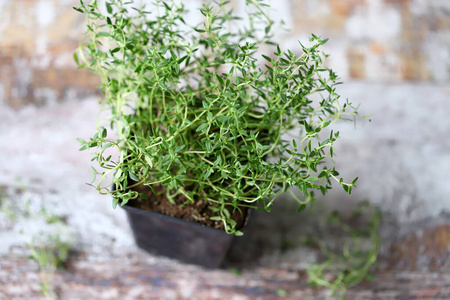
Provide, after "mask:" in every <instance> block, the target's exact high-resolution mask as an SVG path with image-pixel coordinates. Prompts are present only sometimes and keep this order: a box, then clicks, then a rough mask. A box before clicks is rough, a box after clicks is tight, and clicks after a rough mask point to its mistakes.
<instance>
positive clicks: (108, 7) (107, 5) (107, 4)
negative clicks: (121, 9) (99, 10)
mask: <svg viewBox="0 0 450 300" xmlns="http://www.w3.org/2000/svg"><path fill="white" fill-rule="evenodd" d="M105 5H106V11H107V12H108V14H112V12H113V9H112V6H111V3H109V2H105Z"/></svg>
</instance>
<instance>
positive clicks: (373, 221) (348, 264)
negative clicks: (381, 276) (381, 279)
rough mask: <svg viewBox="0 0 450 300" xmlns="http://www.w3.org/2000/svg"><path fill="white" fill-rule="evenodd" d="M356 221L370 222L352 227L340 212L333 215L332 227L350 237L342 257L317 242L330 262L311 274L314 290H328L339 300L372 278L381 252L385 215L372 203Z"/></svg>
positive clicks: (314, 268)
mask: <svg viewBox="0 0 450 300" xmlns="http://www.w3.org/2000/svg"><path fill="white" fill-rule="evenodd" d="M352 217H353V218H357V219H366V220H370V221H369V222H368V224H365V226H360V227H359V226H349V225H348V224H346V222H345V220H344V218H343V217H342V216H340V215H339V214H338V213H337V212H334V213H332V214H331V215H330V216H329V222H330V224H331V225H333V226H335V227H336V228H339V229H340V230H341V231H343V232H344V234H346V235H349V236H350V240H349V241H347V242H346V243H345V244H344V245H343V247H342V253H335V252H334V251H330V250H329V249H328V248H327V247H326V246H325V245H324V243H320V242H318V241H313V243H315V244H317V245H318V246H319V247H320V248H321V252H322V253H323V254H324V255H325V256H326V260H325V261H324V262H322V263H320V264H315V265H313V266H312V267H311V268H309V269H308V270H307V273H308V276H309V283H310V284H311V285H312V286H322V287H327V288H329V289H331V291H332V293H333V296H338V297H339V299H345V292H346V290H347V289H348V288H350V287H352V286H354V285H356V284H358V283H360V282H361V281H362V280H364V279H369V278H370V275H369V274H368V272H369V269H370V267H371V266H372V265H373V264H374V263H375V262H376V261H377V257H378V252H379V248H380V237H379V233H378V228H379V225H380V220H381V212H380V211H379V210H377V209H376V208H374V207H373V206H371V205H370V204H369V203H368V202H362V203H361V204H360V205H359V206H358V208H357V209H356V210H355V211H354V212H353V216H352ZM367 240H368V243H367Z"/></svg>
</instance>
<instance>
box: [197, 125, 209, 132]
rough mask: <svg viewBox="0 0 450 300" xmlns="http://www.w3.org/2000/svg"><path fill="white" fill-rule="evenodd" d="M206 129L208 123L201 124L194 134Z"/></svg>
mask: <svg viewBox="0 0 450 300" xmlns="http://www.w3.org/2000/svg"><path fill="white" fill-rule="evenodd" d="M207 127H208V123H203V124H201V125H200V126H198V127H197V129H196V130H195V132H199V131H204V130H205V129H206V128H207Z"/></svg>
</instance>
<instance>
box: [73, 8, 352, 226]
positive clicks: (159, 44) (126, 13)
mask: <svg viewBox="0 0 450 300" xmlns="http://www.w3.org/2000/svg"><path fill="white" fill-rule="evenodd" d="M228 2H229V1H212V2H211V3H209V4H204V5H203V6H202V7H201V8H200V12H201V14H202V17H203V20H204V22H202V23H201V24H199V25H198V24H188V23H187V22H186V21H189V20H186V18H185V16H186V10H185V8H184V6H183V4H182V3H181V1H180V2H179V3H175V1H168V2H164V1H161V0H155V1H154V2H153V3H152V4H151V6H148V7H146V6H145V5H140V6H138V7H136V5H133V4H132V3H133V2H132V1H128V2H124V1H122V0H110V1H106V2H105V1H102V2H100V1H92V2H91V3H90V4H86V3H85V2H83V1H80V3H81V4H80V6H79V7H75V8H74V9H75V10H77V11H79V12H81V13H83V14H84V15H85V16H86V18H87V33H86V36H87V40H86V41H85V42H84V43H82V45H81V46H80V48H79V49H78V50H77V51H76V53H75V54H74V59H75V61H76V62H77V63H78V64H79V66H80V67H85V68H88V69H89V70H91V71H92V72H94V73H96V74H98V75H99V77H100V78H101V81H102V85H101V87H100V89H101V90H102V91H103V94H104V98H105V99H104V101H103V102H101V103H102V105H103V107H104V108H105V109H107V110H109V112H110V116H109V117H108V120H107V121H108V122H107V124H108V126H106V125H104V126H105V127H100V126H99V129H98V132H97V133H96V134H95V135H94V136H93V137H92V138H90V140H87V141H84V140H80V142H81V143H82V148H81V149H82V150H84V149H88V148H94V149H95V153H93V158H92V160H94V161H96V162H98V164H99V167H100V169H99V170H97V169H94V171H93V173H94V182H95V187H96V188H97V189H98V190H99V192H100V193H111V194H112V196H113V199H114V200H113V205H114V206H116V205H117V204H118V203H119V202H120V205H125V204H126V203H127V202H128V201H129V200H130V199H134V198H137V197H145V195H141V194H139V193H138V192H137V191H135V190H134V187H136V186H138V185H142V184H143V185H145V186H148V187H155V186H156V185H162V186H164V187H165V189H166V197H167V198H168V199H169V201H171V202H173V203H174V202H175V201H174V198H175V197H176V196H179V195H182V196H183V197H185V199H186V201H185V203H184V204H188V203H192V202H195V201H207V203H208V204H209V208H210V209H211V211H212V213H213V214H214V215H213V216H212V217H211V219H213V220H218V221H221V222H223V225H224V228H225V230H226V231H227V232H228V233H234V234H241V233H240V232H239V230H238V229H239V228H236V222H235V221H234V220H233V219H232V218H231V215H232V213H233V212H235V211H236V210H238V211H239V210H241V209H244V208H249V207H257V208H259V209H265V210H267V211H270V209H271V206H272V204H273V201H275V199H276V198H277V196H279V195H280V194H281V193H282V192H284V191H286V190H288V189H289V188H291V187H294V186H295V187H298V188H299V189H300V191H301V193H302V195H303V197H301V199H298V202H299V210H302V209H304V208H305V207H306V205H307V204H308V203H309V202H311V201H313V200H314V191H320V192H321V193H322V194H324V195H325V194H326V193H327V191H328V190H330V189H331V182H332V180H336V181H337V182H338V183H339V184H340V185H341V186H342V187H343V188H344V190H345V191H347V192H348V193H350V192H351V190H352V188H353V187H354V184H355V182H356V178H355V179H354V180H353V181H351V182H350V183H346V182H344V181H343V179H342V178H339V177H338V176H339V173H338V172H337V171H336V170H335V168H334V167H328V166H326V162H327V161H328V158H329V157H332V156H333V144H334V142H335V141H336V140H337V138H338V137H339V132H334V131H333V130H327V131H326V134H325V136H322V135H320V133H321V132H323V131H325V130H324V129H326V128H327V129H328V127H330V126H332V124H333V123H335V122H337V121H339V120H343V119H351V118H352V117H353V116H355V115H356V114H357V112H356V108H355V107H353V106H352V104H351V103H349V102H348V101H343V100H341V99H340V96H339V95H338V94H337V93H336V89H335V87H336V85H337V84H339V79H338V76H337V75H336V74H335V73H334V72H333V71H332V70H331V69H329V68H327V67H326V66H325V59H326V57H327V55H326V54H324V53H323V52H322V51H321V50H320V47H321V46H322V45H323V44H325V42H326V41H327V40H326V39H322V38H321V37H318V36H316V35H311V38H310V39H309V45H303V44H301V43H299V47H298V49H295V50H282V49H281V47H280V46H279V45H277V44H275V43H274V42H272V40H271V39H272V37H273V28H274V27H275V25H274V21H273V20H272V19H271V18H270V17H269V9H270V7H269V6H268V5H267V4H265V3H264V2H263V1H260V0H246V1H245V5H246V13H247V17H246V18H245V20H243V19H241V18H239V17H237V16H236V15H235V14H234V13H233V11H232V10H230V8H229V6H228V5H227V4H228ZM262 48H270V49H272V50H271V51H273V53H269V54H267V55H265V54H261V53H260V50H261V49H262ZM313 98H314V100H313ZM104 124H105V123H104ZM106 127H109V128H111V129H112V130H114V132H115V138H111V137H110V136H108V132H107V129H106ZM293 131H296V133H297V134H298V137H299V138H298V139H297V140H296V139H293V140H292V139H291V138H286V134H287V133H292V132H293ZM110 147H113V148H117V149H118V150H119V151H120V157H119V158H118V160H113V159H112V158H111V156H110V155H108V154H107V153H108V151H106V149H107V148H110ZM108 174H114V176H113V180H112V183H109V182H108V183H107V182H105V178H106V177H107V176H108ZM112 184H115V187H116V189H115V190H114V191H110V189H111V185H112ZM148 201H151V200H150V199H149V200H148Z"/></svg>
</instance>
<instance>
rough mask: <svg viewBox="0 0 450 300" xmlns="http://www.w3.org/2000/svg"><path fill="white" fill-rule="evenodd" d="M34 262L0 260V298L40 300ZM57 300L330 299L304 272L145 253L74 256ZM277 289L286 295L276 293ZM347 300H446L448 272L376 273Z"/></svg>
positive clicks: (56, 283) (62, 274)
mask: <svg viewBox="0 0 450 300" xmlns="http://www.w3.org/2000/svg"><path fill="white" fill-rule="evenodd" d="M39 285H40V277H39V270H38V267H37V264H36V263H35V262H34V261H31V260H29V259H28V258H26V257H23V256H17V255H11V256H7V257H2V259H1V261H0V299H17V300H19V299H24V300H25V299H27V300H28V299H44V297H43V295H42V294H41V293H40V292H39V289H40V286H39ZM53 288H54V290H55V291H56V293H57V298H58V299H64V300H65V299H68V300H72V299H205V300H206V299H242V300H244V299H268V300H269V299H306V300H308V299H333V298H332V297H330V295H329V291H327V290H325V289H313V288H311V287H310V286H308V284H307V282H306V276H305V275H304V273H303V272H298V271H290V270H287V269H277V268H252V269H244V270H243V272H242V274H241V275H235V274H233V273H231V272H230V271H229V270H205V269H202V268H199V267H196V266H191V265H185V264H180V263H177V262H175V261H171V260H168V259H164V258H156V257H153V256H150V255H147V254H145V253H141V252H138V253H135V254H134V255H133V257H131V258H130V257H123V258H114V259H113V260H111V261H109V262H92V261H89V260H84V259H82V258H78V259H77V260H76V261H73V262H71V263H70V264H69V265H68V267H67V269H66V270H62V271H57V272H56V273H55V275H54V278H53ZM280 290H284V291H285V292H286V294H287V295H286V296H281V295H280V294H279V291H280ZM347 299H383V300H384V299H450V272H442V271H441V272H419V271H400V270H391V271H378V272H377V273H375V280H373V281H370V282H363V283H361V284H360V285H358V286H356V287H353V288H351V289H350V290H349V291H348V292H347Z"/></svg>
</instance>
